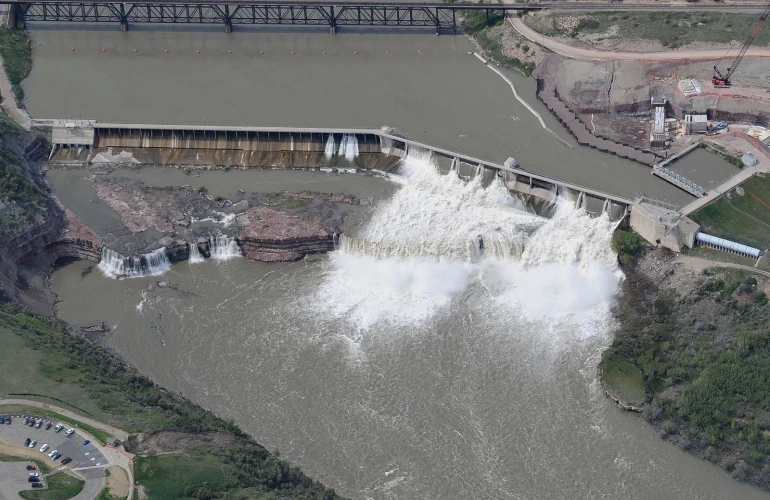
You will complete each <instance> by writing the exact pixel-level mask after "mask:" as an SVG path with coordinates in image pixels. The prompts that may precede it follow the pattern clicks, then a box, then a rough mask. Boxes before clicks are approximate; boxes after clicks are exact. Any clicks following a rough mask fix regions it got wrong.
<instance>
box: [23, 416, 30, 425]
mask: <svg viewBox="0 0 770 500" xmlns="http://www.w3.org/2000/svg"><path fill="white" fill-rule="evenodd" d="M28 423H29V417H24V425H27V424H28Z"/></svg>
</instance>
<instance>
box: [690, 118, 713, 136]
mask: <svg viewBox="0 0 770 500" xmlns="http://www.w3.org/2000/svg"><path fill="white" fill-rule="evenodd" d="M708 128H709V125H708V117H706V115H684V133H685V135H693V134H702V133H705V132H708Z"/></svg>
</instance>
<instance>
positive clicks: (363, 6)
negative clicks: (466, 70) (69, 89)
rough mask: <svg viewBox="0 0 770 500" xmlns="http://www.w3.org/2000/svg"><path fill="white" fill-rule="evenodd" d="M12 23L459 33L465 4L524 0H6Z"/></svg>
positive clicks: (489, 11)
mask: <svg viewBox="0 0 770 500" xmlns="http://www.w3.org/2000/svg"><path fill="white" fill-rule="evenodd" d="M0 3H8V4H9V5H10V6H11V15H10V17H9V24H13V25H16V26H17V27H25V24H26V23H27V22H54V23H58V22H78V23H115V24H119V25H120V27H121V29H122V30H124V31H127V30H128V29H129V26H130V25H131V24H209V25H221V26H224V27H225V31H227V32H230V31H232V29H233V25H285V26H292V25H293V26H311V27H312V26H320V27H328V28H329V31H330V32H331V33H336V32H337V27H339V26H363V27H382V28H424V29H431V30H434V31H435V32H436V34H445V33H451V34H456V33H457V32H458V29H459V21H460V18H461V14H460V12H459V11H462V10H480V11H484V12H485V14H486V15H487V16H490V15H493V14H494V13H499V12H504V11H507V10H521V9H522V8H523V7H522V6H521V5H518V6H517V5H504V4H440V3H414V4H399V3H366V2H360V3H352V2H334V3H331V2H318V3H312V2H286V1H285V2H280V1H279V2H274V1H269V2H265V1H262V0H255V1H253V2H247V1H242V0H234V1H233V0H231V1H229V2H227V3H224V2H222V1H220V0H208V1H206V0H189V1H174V0H172V1H170V2H147V1H138V2H134V3H123V2H109V1H107V2H105V1H90V2H89V1H85V2H70V1H66V0H32V1H28V2H20V1H8V2H2V1H0Z"/></svg>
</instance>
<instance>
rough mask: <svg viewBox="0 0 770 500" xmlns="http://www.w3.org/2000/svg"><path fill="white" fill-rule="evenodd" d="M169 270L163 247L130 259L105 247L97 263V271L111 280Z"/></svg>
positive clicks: (169, 266)
mask: <svg viewBox="0 0 770 500" xmlns="http://www.w3.org/2000/svg"><path fill="white" fill-rule="evenodd" d="M170 268H171V261H170V260H169V258H168V254H167V253H166V248H165V247H161V248H159V249H157V250H153V251H152V252H149V253H146V254H143V255H138V256H132V257H125V256H123V255H121V254H120V253H118V252H115V251H113V250H110V249H109V248H107V247H102V258H101V261H100V262H99V269H101V270H102V272H103V273H104V274H105V275H107V276H109V277H111V278H136V277H139V276H153V275H159V274H163V273H165V272H166V271H168V270H169V269H170Z"/></svg>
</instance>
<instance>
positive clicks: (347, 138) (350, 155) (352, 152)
mask: <svg viewBox="0 0 770 500" xmlns="http://www.w3.org/2000/svg"><path fill="white" fill-rule="evenodd" d="M327 147H328V143H327ZM338 154H339V155H340V156H344V157H345V159H346V160H348V161H353V160H355V159H356V157H357V156H358V137H356V136H355V134H344V135H343V136H342V140H341V141H340V150H339V152H338Z"/></svg>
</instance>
